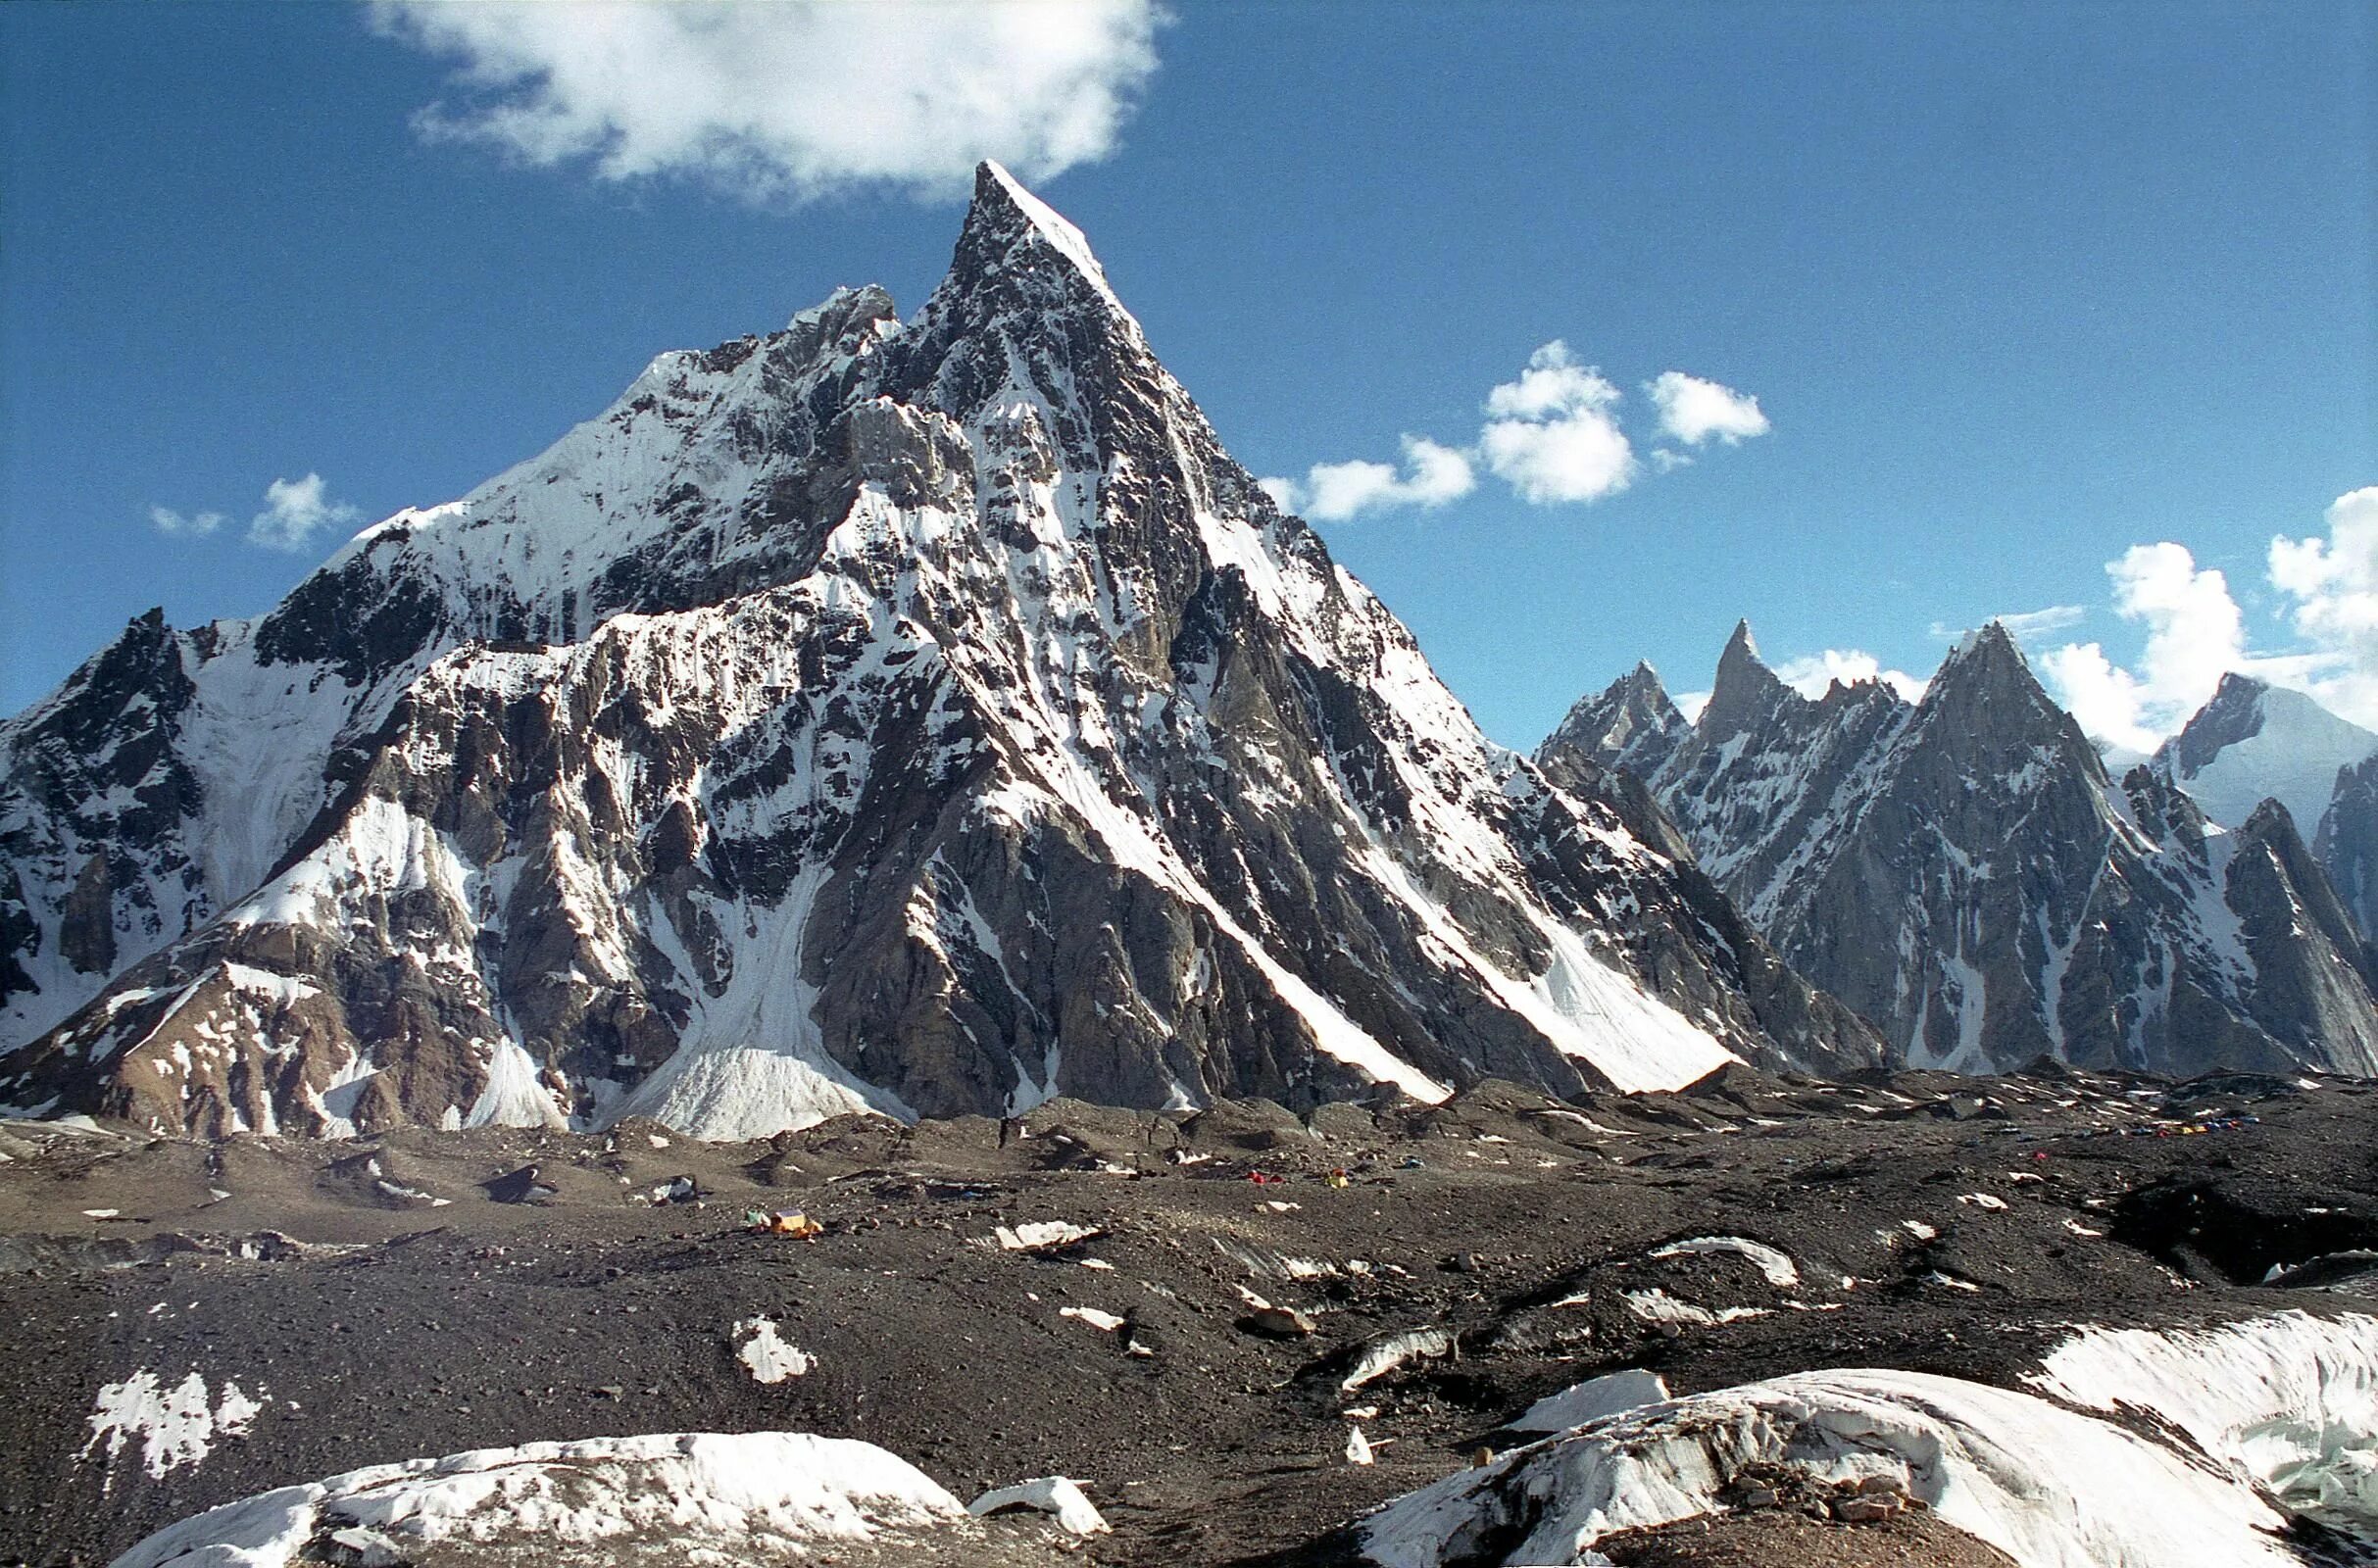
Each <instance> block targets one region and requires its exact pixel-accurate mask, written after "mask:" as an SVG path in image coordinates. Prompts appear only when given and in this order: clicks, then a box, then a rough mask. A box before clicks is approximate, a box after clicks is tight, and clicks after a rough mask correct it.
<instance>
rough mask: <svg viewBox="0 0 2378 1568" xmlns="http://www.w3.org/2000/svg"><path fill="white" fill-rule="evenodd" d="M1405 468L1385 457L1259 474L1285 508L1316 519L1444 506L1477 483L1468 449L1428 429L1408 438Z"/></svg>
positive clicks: (1333, 519)
mask: <svg viewBox="0 0 2378 1568" xmlns="http://www.w3.org/2000/svg"><path fill="white" fill-rule="evenodd" d="M1404 469H1405V471H1404V472H1403V473H1402V474H1401V475H1399V474H1398V473H1397V472H1396V470H1395V469H1394V468H1392V467H1390V466H1387V465H1386V464H1384V463H1365V462H1363V461H1362V460H1361V459H1357V460H1355V461H1354V462H1352V463H1316V464H1314V465H1313V466H1312V467H1311V468H1309V469H1307V470H1306V472H1305V477H1304V479H1303V480H1302V481H1301V482H1300V481H1298V480H1295V479H1277V478H1275V479H1258V480H1257V481H1256V483H1257V484H1259V485H1261V486H1262V487H1263V491H1264V493H1265V494H1266V495H1268V496H1270V497H1271V499H1272V500H1274V501H1276V502H1278V503H1279V505H1280V506H1281V508H1282V509H1283V510H1285V511H1289V512H1296V513H1302V514H1303V515H1306V516H1308V517H1311V518H1313V520H1314V521H1316V522H1344V521H1346V520H1347V519H1348V518H1350V517H1357V516H1360V515H1362V514H1363V513H1365V512H1376V511H1379V510H1382V509H1384V508H1387V507H1441V506H1444V505H1445V504H1446V503H1447V502H1449V501H1459V500H1460V499H1461V497H1463V496H1465V495H1467V494H1469V493H1470V491H1471V490H1473V489H1475V488H1476V487H1477V483H1478V476H1477V474H1476V473H1475V472H1474V471H1473V470H1472V469H1471V467H1470V466H1469V458H1468V456H1467V455H1466V454H1464V453H1461V452H1459V451H1457V450H1455V449H1454V448H1452V447H1448V446H1440V445H1439V444H1438V443H1436V442H1434V441H1431V440H1430V439H1428V437H1426V436H1424V435H1408V436H1406V437H1405V438H1404Z"/></svg>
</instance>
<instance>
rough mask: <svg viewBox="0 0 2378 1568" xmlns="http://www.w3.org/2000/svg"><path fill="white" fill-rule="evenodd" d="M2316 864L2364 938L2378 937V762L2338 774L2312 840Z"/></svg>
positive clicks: (2367, 760)
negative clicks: (2324, 872) (2351, 915)
mask: <svg viewBox="0 0 2378 1568" xmlns="http://www.w3.org/2000/svg"><path fill="white" fill-rule="evenodd" d="M2312 858H2314V859H2316V860H2318V861H2319V862H2320V868H2321V869H2322V870H2323V871H2326V872H2327V873H2328V879H2329V883H2330V885H2331V886H2332V887H2334V888H2335V889H2336V890H2337V896H2338V897H2339V898H2340V899H2342V900H2343V901H2344V902H2345V907H2346V908H2347V909H2349V910H2351V911H2352V913H2353V918H2354V920H2356V921H2357V922H2359V924H2360V926H2361V930H2362V933H2363V935H2365V936H2366V935H2368V934H2369V933H2370V932H2373V931H2378V757H2365V758H2363V759H2362V760H2360V761H2358V762H2355V763H2354V764H2353V766H2351V767H2344V768H2340V769H2338V770H2337V785H2336V790H2335V793H2334V794H2332V795H2331V796H2330V798H2329V803H2328V809H2327V810H2325V811H2323V812H2321V813H2320V826H2319V829H2318V831H2316V832H2315V833H2314V834H2313V835H2312Z"/></svg>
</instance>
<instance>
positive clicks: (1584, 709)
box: [1545, 662, 1693, 778]
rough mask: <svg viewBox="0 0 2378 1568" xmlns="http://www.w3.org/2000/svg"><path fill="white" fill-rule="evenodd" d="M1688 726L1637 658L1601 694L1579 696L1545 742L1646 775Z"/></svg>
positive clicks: (1654, 673)
mask: <svg viewBox="0 0 2378 1568" xmlns="http://www.w3.org/2000/svg"><path fill="white" fill-rule="evenodd" d="M1692 728H1693V726H1692V725H1691V724H1689V723H1687V722H1686V720H1685V716H1684V714H1683V713H1682V712H1680V711H1678V710H1677V707H1676V704H1675V701H1674V700H1673V699H1671V698H1670V697H1669V696H1668V689H1667V687H1666V686H1665V685H1663V684H1662V683H1661V682H1660V672H1659V671H1658V670H1655V669H1654V668H1652V666H1651V664H1650V663H1649V662H1638V663H1637V664H1636V665H1635V667H1634V668H1633V669H1630V670H1628V671H1627V672H1626V673H1625V674H1623V675H1621V676H1619V677H1618V678H1617V679H1616V680H1614V681H1612V682H1610V685H1609V686H1608V687H1607V688H1605V689H1604V690H1603V691H1601V692H1600V693H1598V694H1596V695H1593V696H1590V697H1583V698H1580V699H1578V701H1577V704H1576V706H1575V707H1573V708H1571V709H1570V710H1569V711H1568V712H1567V713H1566V714H1565V715H1564V716H1563V717H1562V718H1561V723H1560V725H1559V726H1558V727H1557V728H1555V729H1554V731H1553V733H1552V735H1551V737H1550V738H1549V739H1548V740H1546V742H1545V746H1546V747H1547V748H1550V747H1556V746H1558V747H1561V748H1564V749H1568V750H1573V751H1576V752H1578V753H1581V754H1582V755H1584V756H1586V757H1589V758H1591V759H1593V760H1594V761H1596V762H1598V763H1600V764H1601V765H1602V766H1604V767H1610V768H1618V769H1622V770H1624V771H1626V772H1629V773H1633V774H1636V775H1637V776H1639V777H1645V778H1648V777H1650V776H1651V775H1652V774H1653V773H1655V772H1657V771H1658V770H1659V768H1660V763H1662V762H1664V761H1666V760H1667V758H1668V754H1669V753H1670V752H1672V751H1674V750H1675V749H1676V747H1677V746H1678V745H1679V744H1681V743H1682V742H1683V740H1684V738H1685V736H1687V735H1689V734H1691V733H1692Z"/></svg>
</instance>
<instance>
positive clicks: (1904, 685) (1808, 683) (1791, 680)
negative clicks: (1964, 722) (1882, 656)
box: [1775, 648, 1925, 703]
mask: <svg viewBox="0 0 2378 1568" xmlns="http://www.w3.org/2000/svg"><path fill="white" fill-rule="evenodd" d="M1775 674H1776V678H1777V679H1779V680H1781V681H1782V682H1783V683H1784V684H1785V685H1787V686H1789V687H1791V688H1792V689H1793V690H1794V691H1797V692H1799V693H1800V695H1801V696H1803V697H1808V698H1816V697H1822V696H1824V694H1825V688H1827V687H1828V686H1831V685H1832V684H1833V683H1834V682H1835V681H1840V682H1841V683H1842V684H1843V685H1845V686H1847V685H1852V684H1854V683H1856V682H1858V681H1861V680H1879V681H1883V682H1886V683H1888V684H1889V685H1890V687H1891V689H1892V690H1894V691H1896V692H1898V693H1899V694H1900V695H1901V696H1902V697H1905V698H1906V699H1907V701H1909V702H1911V703H1917V702H1921V701H1923V698H1924V684H1925V683H1924V681H1923V680H1922V679H1921V678H1919V677H1917V676H1914V675H1910V674H1908V673H1907V671H1906V670H1904V669H1885V668H1883V665H1882V661H1881V660H1879V659H1876V658H1875V657H1874V656H1873V655H1872V654H1869V653H1867V652H1865V651H1864V650H1862V649H1858V648H1828V649H1826V650H1825V651H1824V652H1823V653H1821V654H1810V655H1808V656H1807V657H1806V658H1803V659H1792V660H1786V661H1785V662H1783V663H1780V664H1778V665H1776V666H1775Z"/></svg>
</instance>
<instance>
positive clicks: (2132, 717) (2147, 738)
mask: <svg viewBox="0 0 2378 1568" xmlns="http://www.w3.org/2000/svg"><path fill="white" fill-rule="evenodd" d="M2040 667H2041V669H2043V670H2044V671H2046V673H2047V676H2048V684H2049V685H2050V686H2052V687H2054V688H2055V689H2056V700H2057V701H2058V702H2060V703H2062V704H2063V705H2064V711H2066V712H2068V713H2070V714H2071V715H2072V717H2073V722H2075V723H2077V724H2079V725H2080V726H2081V733H2082V734H2084V735H2086V736H2088V737H2089V738H2090V739H2091V740H2094V741H2098V742H2100V743H2102V744H2106V745H2110V746H2113V747H2116V748H2118V749H2119V750H2121V751H2125V752H2137V753H2141V754H2145V753H2148V752H2152V751H2154V750H2155V748H2156V747H2157V746H2159V745H2161V744H2162V741H2163V735H2162V732H2161V731H2159V730H2155V729H2152V728H2150V727H2148V725H2147V724H2146V723H2145V722H2144V721H2143V720H2142V718H2141V717H2140V711H2141V709H2142V708H2143V706H2144V703H2143V701H2142V698H2141V694H2140V690H2139V681H2138V678H2137V677H2136V676H2134V675H2132V674H2131V673H2130V671H2128V670H2126V669H2124V668H2122V667H2121V666H2120V665H2118V664H2116V663H2115V662H2113V661H2112V660H2110V659H2108V658H2106V650H2105V649H2104V648H2103V647H2102V646H2100V645H2099V644H2097V643H2066V644H2065V645H2064V646H2063V647H2061V648H2052V649H2050V650H2049V651H2048V652H2047V653H2045V654H2042V655H2041V656H2040Z"/></svg>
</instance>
